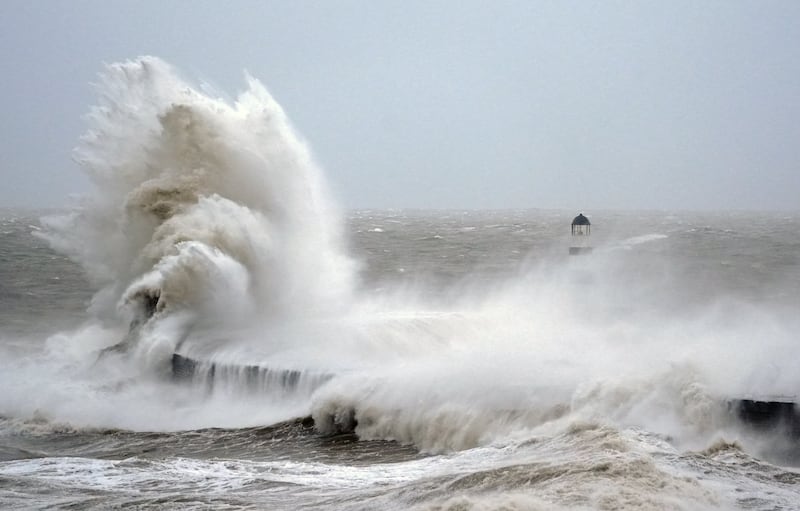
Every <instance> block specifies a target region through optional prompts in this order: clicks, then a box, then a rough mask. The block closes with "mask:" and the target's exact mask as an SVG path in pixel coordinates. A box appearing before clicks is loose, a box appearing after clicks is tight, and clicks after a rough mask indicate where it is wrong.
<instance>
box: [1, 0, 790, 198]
mask: <svg viewBox="0 0 800 511" xmlns="http://www.w3.org/2000/svg"><path fill="white" fill-rule="evenodd" d="M146 54H147V55H155V56H158V57H161V58H163V59H164V60H166V61H168V62H170V63H171V64H173V65H174V66H175V67H176V68H178V69H180V70H181V71H182V74H183V75H184V76H186V77H188V78H190V79H194V78H196V79H198V80H204V81H207V82H210V83H212V84H214V85H215V86H217V87H218V88H220V89H222V90H224V91H226V92H227V93H229V94H230V95H231V96H234V95H235V94H236V93H237V92H238V91H239V90H241V89H242V88H243V87H244V81H243V71H244V70H245V69H246V70H248V71H249V72H250V73H251V74H252V75H253V76H255V77H256V78H258V79H259V80H260V81H261V82H262V83H264V85H265V86H266V87H267V88H268V89H269V90H270V92H271V93H272V94H273V95H274V96H275V98H276V99H277V100H278V102H279V103H281V105H283V107H284V108H285V110H286V111H287V113H288V114H289V116H290V118H291V119H292V121H293V123H294V125H295V127H296V128H297V130H298V131H299V132H300V133H301V134H302V135H303V137H304V138H305V139H306V140H308V142H309V144H310V146H311V148H312V151H313V152H314V154H315V157H316V159H317V161H318V162H319V164H320V166H321V167H322V168H323V169H324V171H325V174H326V176H327V178H328V181H329V182H330V183H331V186H332V189H333V190H334V193H335V196H336V198H337V200H338V201H339V202H340V203H341V204H342V205H343V206H344V207H346V208H363V207H374V208H397V207H409V208H568V209H592V208H593V209H601V208H602V209H800V177H798V176H800V2H796V1H751V2H736V1H719V2H717V1H702V2H698V1H688V2H683V1H668V2H667V1H665V2H649V1H630V2H596V3H595V2H588V1H577V2H568V1H563V2H561V1H559V2H556V1H552V2H537V1H520V2H511V1H488V0H487V1H481V2H476V1H471V0H458V1H455V0H454V1H416V0H413V1H409V0H403V1H400V0H397V1H335V0H331V1H319V2H311V1H301V2H294V1H286V2H256V1H252V2H245V1H238V2H233V1H225V2H195V1H177V0H175V1H169V0H158V1H152V0H139V1H136V2H133V1H131V2H122V1H105V0H103V1H48V2H45V1H37V2H32V1H29V0H24V1H18V0H4V1H3V2H1V3H0V63H1V64H2V70H3V71H2V78H0V102H1V103H0V108H2V117H0V119H2V121H0V176H2V183H0V206H30V207H41V206H60V205H64V204H67V203H68V199H67V198H68V196H70V195H74V194H84V193H86V192H87V190H89V187H90V185H89V183H88V181H87V180H86V178H84V177H83V176H82V174H81V172H80V169H79V168H78V166H77V165H76V164H74V163H72V161H71V159H70V158H71V156H70V153H71V149H72V147H73V146H74V145H75V144H76V142H77V139H78V137H79V136H80V135H81V134H82V132H83V130H84V128H85V126H84V122H83V120H82V119H81V116H82V115H83V114H84V113H85V112H87V110H88V108H89V106H90V105H91V104H93V103H94V101H95V98H94V93H93V91H92V89H91V87H90V86H89V82H92V81H94V80H95V77H96V75H97V73H98V72H99V71H100V70H101V69H102V65H103V63H104V62H106V63H110V62H116V61H120V60H126V59H130V58H134V57H137V56H139V55H146Z"/></svg>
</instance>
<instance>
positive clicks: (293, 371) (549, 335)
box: [0, 57, 800, 510]
mask: <svg viewBox="0 0 800 511" xmlns="http://www.w3.org/2000/svg"><path fill="white" fill-rule="evenodd" d="M98 88H99V91H98V98H99V99H98V104H97V105H96V106H95V107H93V108H92V109H91V110H90V114H89V116H88V123H89V127H88V130H87V133H86V135H85V136H84V137H83V138H82V140H81V142H80V145H79V147H78V149H77V150H76V159H77V160H78V161H79V162H80V163H81V165H82V166H83V168H84V170H85V172H86V174H87V176H88V177H89V178H90V180H91V181H92V183H93V191H92V192H91V193H90V194H89V195H88V196H87V197H86V198H84V199H82V200H81V201H79V202H77V203H75V204H74V205H73V206H72V207H70V208H68V209H65V210H60V211H23V210H9V209H4V210H0V509H103V510H105V509H231V510H234V509H286V510H294V509H336V510H371V509H403V510H405V509H412V510H495V509H496V510H551V509H586V510H594V509H601V510H606V509H607V510H616V509H628V510H673V509H680V510H705V509H722V510H734V509H743V510H793V509H800V468H798V467H800V449H798V445H800V444H799V442H800V440H798V438H796V437H793V436H792V434H791V433H790V432H787V431H783V430H781V429H780V428H754V427H752V426H751V425H748V424H746V423H744V422H743V421H742V420H740V419H739V418H738V416H737V414H736V413H734V411H733V410H732V409H731V400H735V399H742V398H755V399H759V398H760V399H779V398H781V399H795V398H797V397H798V394H800V371H798V360H800V357H799V356H798V355H799V354H800V353H799V348H800V342H799V341H800V339H798V334H797V332H798V331H800V328H799V327H800V315H798V310H800V293H799V292H798V290H800V258H798V254H800V237H799V236H798V232H800V213H797V212H765V213H754V212H682V211H675V212H666V211H658V212H655V211H650V212H617V211H584V213H585V214H586V215H587V216H588V217H589V218H590V219H591V221H592V233H591V236H588V237H585V236H584V237H572V236H571V235H570V222H571V220H572V218H573V217H574V216H575V215H577V213H578V211H549V210H537V209H529V210H504V211H469V210H457V211H407V210H397V211H389V210H357V211H349V212H345V211H342V210H341V209H340V208H339V207H338V206H337V205H336V203H335V201H334V200H333V199H332V197H331V195H330V193H328V191H327V187H326V184H325V179H324V174H323V173H322V171H321V170H320V169H319V168H318V167H317V166H316V164H315V163H314V161H313V158H312V156H311V152H310V150H309V149H308V147H307V146H306V145H305V143H304V142H303V141H302V139H300V138H299V137H298V136H297V135H296V134H295V132H294V130H293V128H292V127H291V126H290V124H289V122H288V120H287V119H286V116H285V114H284V113H283V111H282V110H281V109H280V106H279V105H277V103H275V101H274V100H273V99H272V98H271V96H269V94H268V93H267V92H266V90H265V89H264V88H263V87H262V86H261V85H260V84H259V83H258V82H257V81H256V80H254V79H249V81H248V83H247V87H246V90H245V92H243V93H242V94H241V95H240V96H239V97H238V98H237V99H236V101H235V102H226V101H224V100H219V99H215V97H216V96H215V95H213V94H210V93H207V92H203V91H202V89H201V88H196V87H193V86H191V84H187V83H185V82H184V81H183V80H182V79H180V78H179V77H178V75H177V73H175V72H174V71H173V70H172V68H171V67H169V66H168V65H167V64H165V63H164V62H162V61H160V60H158V59H155V58H149V57H148V58H143V59H138V60H134V61H130V62H125V63H121V64H113V65H110V66H108V67H107V68H106V70H105V71H104V72H103V74H102V75H101V78H100V80H99V85H98ZM577 245H581V246H591V247H592V248H593V250H592V252H591V253H589V254H583V255H577V256H570V255H568V252H569V247H571V246H577ZM175 354H178V355H180V356H181V357H183V359H185V360H190V361H191V368H190V370H188V371H186V372H185V373H184V374H179V375H176V374H174V372H173V365H172V364H173V360H174V358H173V356H174V355H175Z"/></svg>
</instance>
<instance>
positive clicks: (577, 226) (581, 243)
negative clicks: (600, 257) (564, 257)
mask: <svg viewBox="0 0 800 511" xmlns="http://www.w3.org/2000/svg"><path fill="white" fill-rule="evenodd" d="M591 233H592V223H591V222H590V221H589V219H588V218H586V217H585V216H583V213H581V214H579V215H578V216H576V217H575V218H573V219H572V240H571V243H570V246H569V255H580V254H588V253H590V252H591V251H592V247H591V246H590V245H589V235H590V234H591Z"/></svg>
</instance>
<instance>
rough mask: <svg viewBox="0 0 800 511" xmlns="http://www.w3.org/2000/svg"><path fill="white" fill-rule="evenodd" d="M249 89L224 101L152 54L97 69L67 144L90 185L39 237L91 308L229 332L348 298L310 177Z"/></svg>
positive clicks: (327, 211)
mask: <svg viewBox="0 0 800 511" xmlns="http://www.w3.org/2000/svg"><path fill="white" fill-rule="evenodd" d="M246 84H247V88H246V90H245V91H244V92H243V93H241V94H240V95H239V97H238V98H237V99H236V101H235V102H233V103H232V104H231V103H229V102H226V101H224V100H222V99H217V98H213V97H211V96H209V95H207V94H204V93H203V92H201V91H200V90H198V89H197V88H195V87H192V86H191V85H189V84H188V83H186V82H185V81H183V80H182V79H181V78H179V77H178V75H177V74H176V72H175V71H174V70H173V69H172V68H171V67H170V66H169V65H168V64H166V63H165V62H163V61H161V60H159V59H157V58H154V57H142V58H139V59H136V60H133V61H129V62H124V63H120V64H112V65H109V66H107V68H106V69H105V71H104V72H103V73H102V74H101V76H100V81H99V84H98V85H97V89H98V93H99V102H98V104H97V105H96V106H95V107H93V108H92V109H91V111H90V113H89V114H88V122H89V130H88V132H87V133H86V135H84V137H83V138H82V141H81V144H80V146H79V147H78V148H77V149H76V151H75V156H76V159H77V161H78V162H79V163H80V165H81V166H82V168H83V169H84V171H85V172H86V174H87V175H88V176H89V178H90V179H91V181H92V183H93V184H94V191H93V193H92V194H91V195H90V196H89V197H88V198H87V199H85V200H84V201H83V202H82V204H80V206H79V207H78V208H76V209H75V210H74V211H72V212H71V213H70V214H69V215H68V216H66V217H57V218H49V219H46V227H47V232H46V234H45V236H46V237H47V239H48V240H49V241H50V242H51V244H52V245H53V246H54V247H55V248H57V249H58V250H60V251H62V252H65V253H67V254H69V255H70V256H71V257H72V258H73V259H74V260H75V261H77V262H78V263H80V264H81V265H82V266H83V268H84V269H85V271H86V273H87V274H88V275H89V277H90V279H91V280H92V281H93V283H94V284H95V285H96V286H97V287H98V288H99V289H100V290H99V291H98V292H97V294H96V295H95V297H94V299H93V302H92V305H91V312H92V313H93V314H94V315H95V316H96V317H98V318H101V319H103V320H105V321H111V322H113V321H118V320H120V319H123V320H125V321H131V320H132V321H133V322H134V325H135V326H137V327H138V326H141V324H142V323H145V322H146V320H147V319H148V318H149V317H150V315H154V319H158V318H164V317H167V316H170V315H172V318H173V319H172V320H171V321H172V322H173V323H175V319H174V318H176V317H181V318H182V319H181V321H180V322H182V323H183V325H182V326H181V328H183V329H186V328H189V326H190V325H194V324H196V323H198V322H201V323H202V322H205V324H206V326H210V325H214V326H217V327H225V326H227V327H231V326H234V325H240V324H241V323H242V322H245V321H251V320H253V319H254V318H259V319H261V320H269V319H275V318H282V319H286V318H292V317H296V316H300V315H302V314H307V313H308V312H309V311H312V312H313V313H314V314H327V313H330V312H332V311H334V310H336V309H337V308H338V307H340V306H341V305H342V304H346V303H348V301H349V299H350V293H351V290H352V278H353V263H352V261H351V260H350V259H349V258H348V257H347V256H346V255H345V252H344V250H343V245H342V238H341V233H340V228H341V225H340V222H339V214H338V211H337V210H336V208H335V207H334V206H333V204H332V203H331V201H330V200H329V198H328V193H327V190H326V187H325V183H324V182H323V179H322V176H321V173H320V171H319V169H318V168H317V166H316V165H315V164H314V162H313V160H312V158H311V155H310V152H309V149H308V147H307V146H306V144H305V143H304V142H303V141H302V140H301V139H300V138H299V137H298V136H297V135H296V134H295V132H294V131H293V129H292V127H291V126H290V124H289V121H288V120H287V117H286V115H285V113H284V112H283V110H282V109H281V107H280V106H279V105H278V104H277V103H276V102H275V100H274V99H273V98H272V97H271V96H270V94H269V93H268V92H267V91H266V89H265V88H264V87H263V86H262V85H261V84H260V83H259V82H258V81H257V80H255V79H254V78H252V77H249V76H247V79H246ZM150 328H153V327H150ZM172 328H173V329H175V328H177V325H172ZM178 330H180V328H178ZM130 337H135V338H137V339H154V338H156V337H158V336H142V335H139V336H129V339H128V341H127V342H132V340H131V338H130ZM179 338H180V336H177V337H175V336H173V337H172V339H170V340H168V342H167V344H168V345H170V346H166V347H165V349H164V350H163V351H164V352H167V351H169V349H170V348H173V349H174V344H175V343H176V342H177V340H179ZM161 339H162V340H163V336H161ZM143 342H144V341H143ZM145 349H146V347H145Z"/></svg>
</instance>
